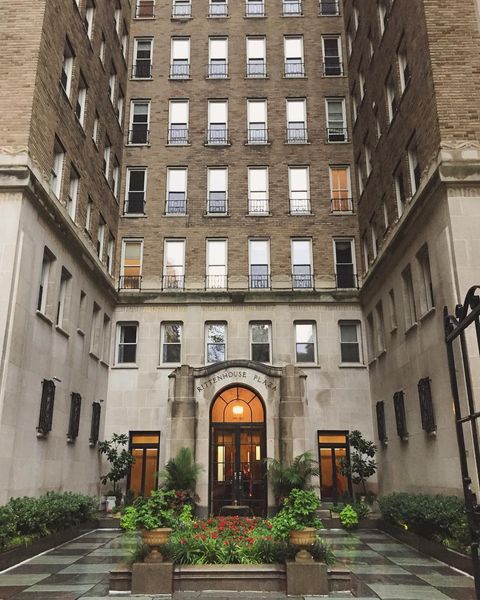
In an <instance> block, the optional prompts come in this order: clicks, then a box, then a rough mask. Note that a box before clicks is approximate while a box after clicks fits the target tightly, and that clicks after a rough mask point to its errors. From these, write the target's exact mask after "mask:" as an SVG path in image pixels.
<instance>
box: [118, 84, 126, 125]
mask: <svg viewBox="0 0 480 600" xmlns="http://www.w3.org/2000/svg"><path fill="white" fill-rule="evenodd" d="M124 106H125V95H124V93H123V90H122V88H118V97H117V110H116V114H117V121H118V124H119V125H120V127H122V126H123V123H122V121H123V108H124Z"/></svg>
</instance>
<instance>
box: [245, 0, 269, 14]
mask: <svg viewBox="0 0 480 600" xmlns="http://www.w3.org/2000/svg"><path fill="white" fill-rule="evenodd" d="M245 16H247V17H264V16H265V3H264V2H262V1H259V2H249V1H248V0H247V3H246V4H245Z"/></svg>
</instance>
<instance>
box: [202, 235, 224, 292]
mask: <svg viewBox="0 0 480 600" xmlns="http://www.w3.org/2000/svg"><path fill="white" fill-rule="evenodd" d="M227 257H228V243H227V240H225V239H223V240H222V239H207V248H206V258H207V264H206V282H205V287H206V288H207V289H209V290H225V289H227V278H228V270H227V269H228V266H227Z"/></svg>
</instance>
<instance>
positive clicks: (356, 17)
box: [353, 3, 360, 35]
mask: <svg viewBox="0 0 480 600" xmlns="http://www.w3.org/2000/svg"><path fill="white" fill-rule="evenodd" d="M359 22H360V11H359V10H358V6H357V5H356V4H355V3H354V5H353V31H354V33H355V35H357V31H358V24H359Z"/></svg>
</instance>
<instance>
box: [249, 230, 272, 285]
mask: <svg viewBox="0 0 480 600" xmlns="http://www.w3.org/2000/svg"><path fill="white" fill-rule="evenodd" d="M248 272H249V287H250V288H251V289H269V288H270V240H267V239H250V240H248Z"/></svg>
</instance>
